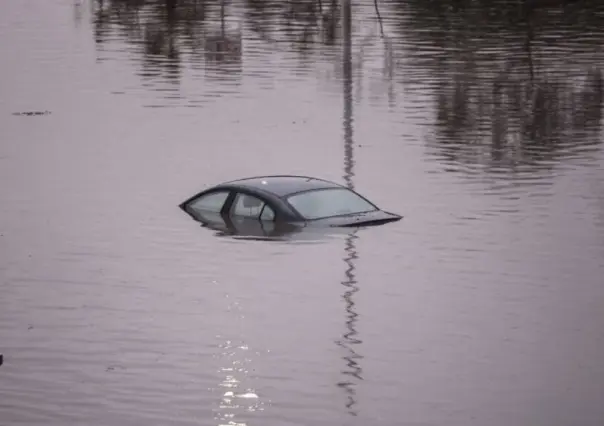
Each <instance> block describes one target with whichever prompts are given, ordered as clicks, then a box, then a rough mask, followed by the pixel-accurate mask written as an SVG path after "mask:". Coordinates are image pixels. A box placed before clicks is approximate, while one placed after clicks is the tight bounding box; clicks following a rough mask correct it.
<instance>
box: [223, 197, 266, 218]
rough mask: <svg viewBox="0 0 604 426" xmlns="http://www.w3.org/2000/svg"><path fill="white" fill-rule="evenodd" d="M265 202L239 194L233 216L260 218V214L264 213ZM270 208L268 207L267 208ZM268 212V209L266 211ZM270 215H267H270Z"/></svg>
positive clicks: (234, 205) (234, 204)
mask: <svg viewBox="0 0 604 426" xmlns="http://www.w3.org/2000/svg"><path fill="white" fill-rule="evenodd" d="M265 204H266V203H265V202H264V201H263V200H261V199H260V198H258V197H254V196H253V195H248V194H242V193H239V194H237V197H235V202H234V203H233V208H232V210H231V214H232V215H233V216H239V217H251V218H256V219H258V218H260V214H261V213H263V208H264V206H265ZM266 207H268V206H266ZM265 210H266V209H265ZM269 214H270V213H267V215H269Z"/></svg>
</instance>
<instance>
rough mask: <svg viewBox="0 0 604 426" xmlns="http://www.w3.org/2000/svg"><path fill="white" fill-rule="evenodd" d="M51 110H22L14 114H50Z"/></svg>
mask: <svg viewBox="0 0 604 426" xmlns="http://www.w3.org/2000/svg"><path fill="white" fill-rule="evenodd" d="M50 114H51V112H50V111H20V112H13V115H29V116H31V115H50Z"/></svg>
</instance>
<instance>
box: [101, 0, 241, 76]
mask: <svg viewBox="0 0 604 426" xmlns="http://www.w3.org/2000/svg"><path fill="white" fill-rule="evenodd" d="M225 1H226V0H222V1H221V0H214V1H207V0H97V3H96V4H97V9H96V12H95V17H94V28H95V40H96V42H97V45H98V46H99V48H101V47H103V46H104V45H106V44H109V43H110V42H111V40H112V38H115V37H116V36H117V37H119V38H121V39H123V40H126V41H128V42H130V43H131V45H132V46H133V47H134V49H133V52H135V53H138V54H140V55H141V57H142V60H141V61H140V63H141V65H142V70H141V75H142V76H143V77H146V78H155V77H166V78H174V79H178V78H179V77H180V68H181V66H182V61H183V55H186V57H187V59H188V60H189V61H191V62H200V61H202V60H205V63H206V65H210V66H213V64H215V63H216V62H222V63H226V64H229V65H231V66H228V67H226V68H227V72H228V73H229V74H232V73H233V70H234V68H233V67H232V65H233V64H239V65H240V63H241V37H240V34H235V35H233V34H231V33H232V31H231V30H230V29H229V28H227V27H226V25H225V19H226V16H225V15H226V12H225V10H226V5H225ZM212 23H215V25H207V24H212ZM237 68H239V70H240V66H239V67H235V69H237ZM221 70H222V68H221V69H219V70H218V71H221ZM214 71H216V69H215V67H214Z"/></svg>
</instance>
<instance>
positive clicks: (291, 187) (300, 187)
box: [221, 175, 345, 197]
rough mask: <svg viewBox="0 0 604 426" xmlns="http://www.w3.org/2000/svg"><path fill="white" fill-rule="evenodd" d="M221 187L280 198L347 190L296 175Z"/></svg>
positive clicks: (247, 181)
mask: <svg viewBox="0 0 604 426" xmlns="http://www.w3.org/2000/svg"><path fill="white" fill-rule="evenodd" d="M221 185H231V186H239V187H243V188H250V189H256V190H260V191H265V192H270V193H273V194H275V195H276V196H278V197H286V196H288V195H290V194H294V193H296V192H302V191H309V190H314V189H328V188H345V187H344V186H342V185H339V184H337V183H335V182H330V181H328V180H324V179H319V178H314V177H310V176H295V175H271V176H254V177H249V178H243V179H238V180H233V181H229V182H225V183H223V184H221Z"/></svg>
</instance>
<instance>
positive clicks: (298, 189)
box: [179, 175, 402, 236]
mask: <svg viewBox="0 0 604 426" xmlns="http://www.w3.org/2000/svg"><path fill="white" fill-rule="evenodd" d="M179 207H180V208H181V209H183V210H184V211H185V212H186V213H188V214H189V215H190V216H191V217H193V219H195V220H197V221H199V222H201V223H202V224H203V225H204V226H208V227H210V228H214V229H218V230H222V231H225V232H227V233H229V234H248V235H264V236H270V235H282V234H286V233H290V232H296V231H300V230H302V229H303V228H309V227H312V228H314V227H316V226H322V227H325V226H327V227H364V226H374V225H382V224H385V223H388V222H395V221H398V220H400V219H401V217H402V216H399V215H397V214H394V213H389V212H386V211H383V210H380V209H379V208H378V207H377V206H376V205H375V204H373V203H372V202H370V201H369V200H367V199H366V198H364V197H363V196H361V195H359V194H358V193H357V192H355V191H353V190H351V189H349V188H347V187H345V186H342V185H339V184H337V183H334V182H330V181H327V180H324V179H318V178H313V177H308V176H291V175H274V176H256V177H250V178H244V179H239V180H234V181H229V182H225V183H221V184H219V185H216V186H213V187H211V188H209V189H206V190H204V191H201V192H199V193H198V194H196V195H194V196H193V197H191V198H189V199H187V200H186V201H184V202H183V203H181V204H180V206H179Z"/></svg>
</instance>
